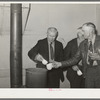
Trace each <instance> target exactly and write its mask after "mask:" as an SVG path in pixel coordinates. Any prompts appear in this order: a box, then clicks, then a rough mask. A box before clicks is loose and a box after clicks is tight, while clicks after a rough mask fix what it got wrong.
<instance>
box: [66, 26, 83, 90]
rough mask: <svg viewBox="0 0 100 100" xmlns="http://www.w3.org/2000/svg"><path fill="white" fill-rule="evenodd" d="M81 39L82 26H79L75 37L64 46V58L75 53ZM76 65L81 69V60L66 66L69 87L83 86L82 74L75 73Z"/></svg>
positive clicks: (70, 56)
mask: <svg viewBox="0 0 100 100" xmlns="http://www.w3.org/2000/svg"><path fill="white" fill-rule="evenodd" d="M83 40H84V37H83V32H82V27H79V28H78V29H77V38H74V39H72V40H71V41H69V42H68V43H67V45H66V47H65V48H64V59H65V60H68V59H69V58H72V57H73V56H74V55H75V54H76V52H77V50H78V47H79V45H80V43H81V42H82V41H83ZM76 66H78V67H79V69H81V67H82V61H80V63H77V64H76V65H74V66H72V67H68V68H67V75H66V77H67V79H68V80H69V82H70V87H71V88H83V87H84V79H83V76H82V75H80V76H79V75H78V74H77V70H76Z"/></svg>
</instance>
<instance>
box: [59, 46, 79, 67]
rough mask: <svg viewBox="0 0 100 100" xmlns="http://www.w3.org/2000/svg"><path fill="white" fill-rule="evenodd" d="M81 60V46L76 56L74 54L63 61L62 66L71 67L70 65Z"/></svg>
mask: <svg viewBox="0 0 100 100" xmlns="http://www.w3.org/2000/svg"><path fill="white" fill-rule="evenodd" d="M80 60H81V51H80V48H79V49H78V51H77V53H76V54H75V56H73V57H72V58H70V59H69V60H65V61H62V62H61V63H62V67H69V66H73V65H76V64H77V63H78V62H79V61H80Z"/></svg>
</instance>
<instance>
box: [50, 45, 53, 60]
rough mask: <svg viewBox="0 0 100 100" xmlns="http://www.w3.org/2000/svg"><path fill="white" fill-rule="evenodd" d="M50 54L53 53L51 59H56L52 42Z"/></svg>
mask: <svg viewBox="0 0 100 100" xmlns="http://www.w3.org/2000/svg"><path fill="white" fill-rule="evenodd" d="M50 54H51V60H53V59H54V51H53V47H52V43H50Z"/></svg>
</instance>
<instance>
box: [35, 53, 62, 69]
mask: <svg viewBox="0 0 100 100" xmlns="http://www.w3.org/2000/svg"><path fill="white" fill-rule="evenodd" d="M36 60H38V61H40V62H42V64H43V65H46V68H47V69H48V70H51V69H52V68H59V67H60V66H61V63H60V62H56V61H52V62H50V63H48V61H47V60H45V59H44V58H43V57H42V55H40V54H38V55H37V56H36Z"/></svg>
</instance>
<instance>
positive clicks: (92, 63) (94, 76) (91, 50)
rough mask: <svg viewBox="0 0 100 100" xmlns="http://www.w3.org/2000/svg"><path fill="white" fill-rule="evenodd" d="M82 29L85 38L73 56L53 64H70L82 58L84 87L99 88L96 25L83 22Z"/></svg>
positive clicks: (99, 49)
mask: <svg viewBox="0 0 100 100" xmlns="http://www.w3.org/2000/svg"><path fill="white" fill-rule="evenodd" d="M82 30H83V32H84V38H85V40H84V41H83V42H82V43H81V44H80V46H79V49H78V51H77V53H76V54H75V56H74V57H73V58H71V59H69V60H66V61H63V62H55V63H53V66H54V68H59V67H62V68H63V67H67V66H72V65H75V64H77V63H78V62H79V61H80V60H81V59H82V64H83V68H82V70H83V71H82V72H83V76H84V78H85V87H86V88H100V36H98V35H97V32H96V26H95V25H94V24H93V23H91V22H88V23H85V24H83V26H82Z"/></svg>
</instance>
